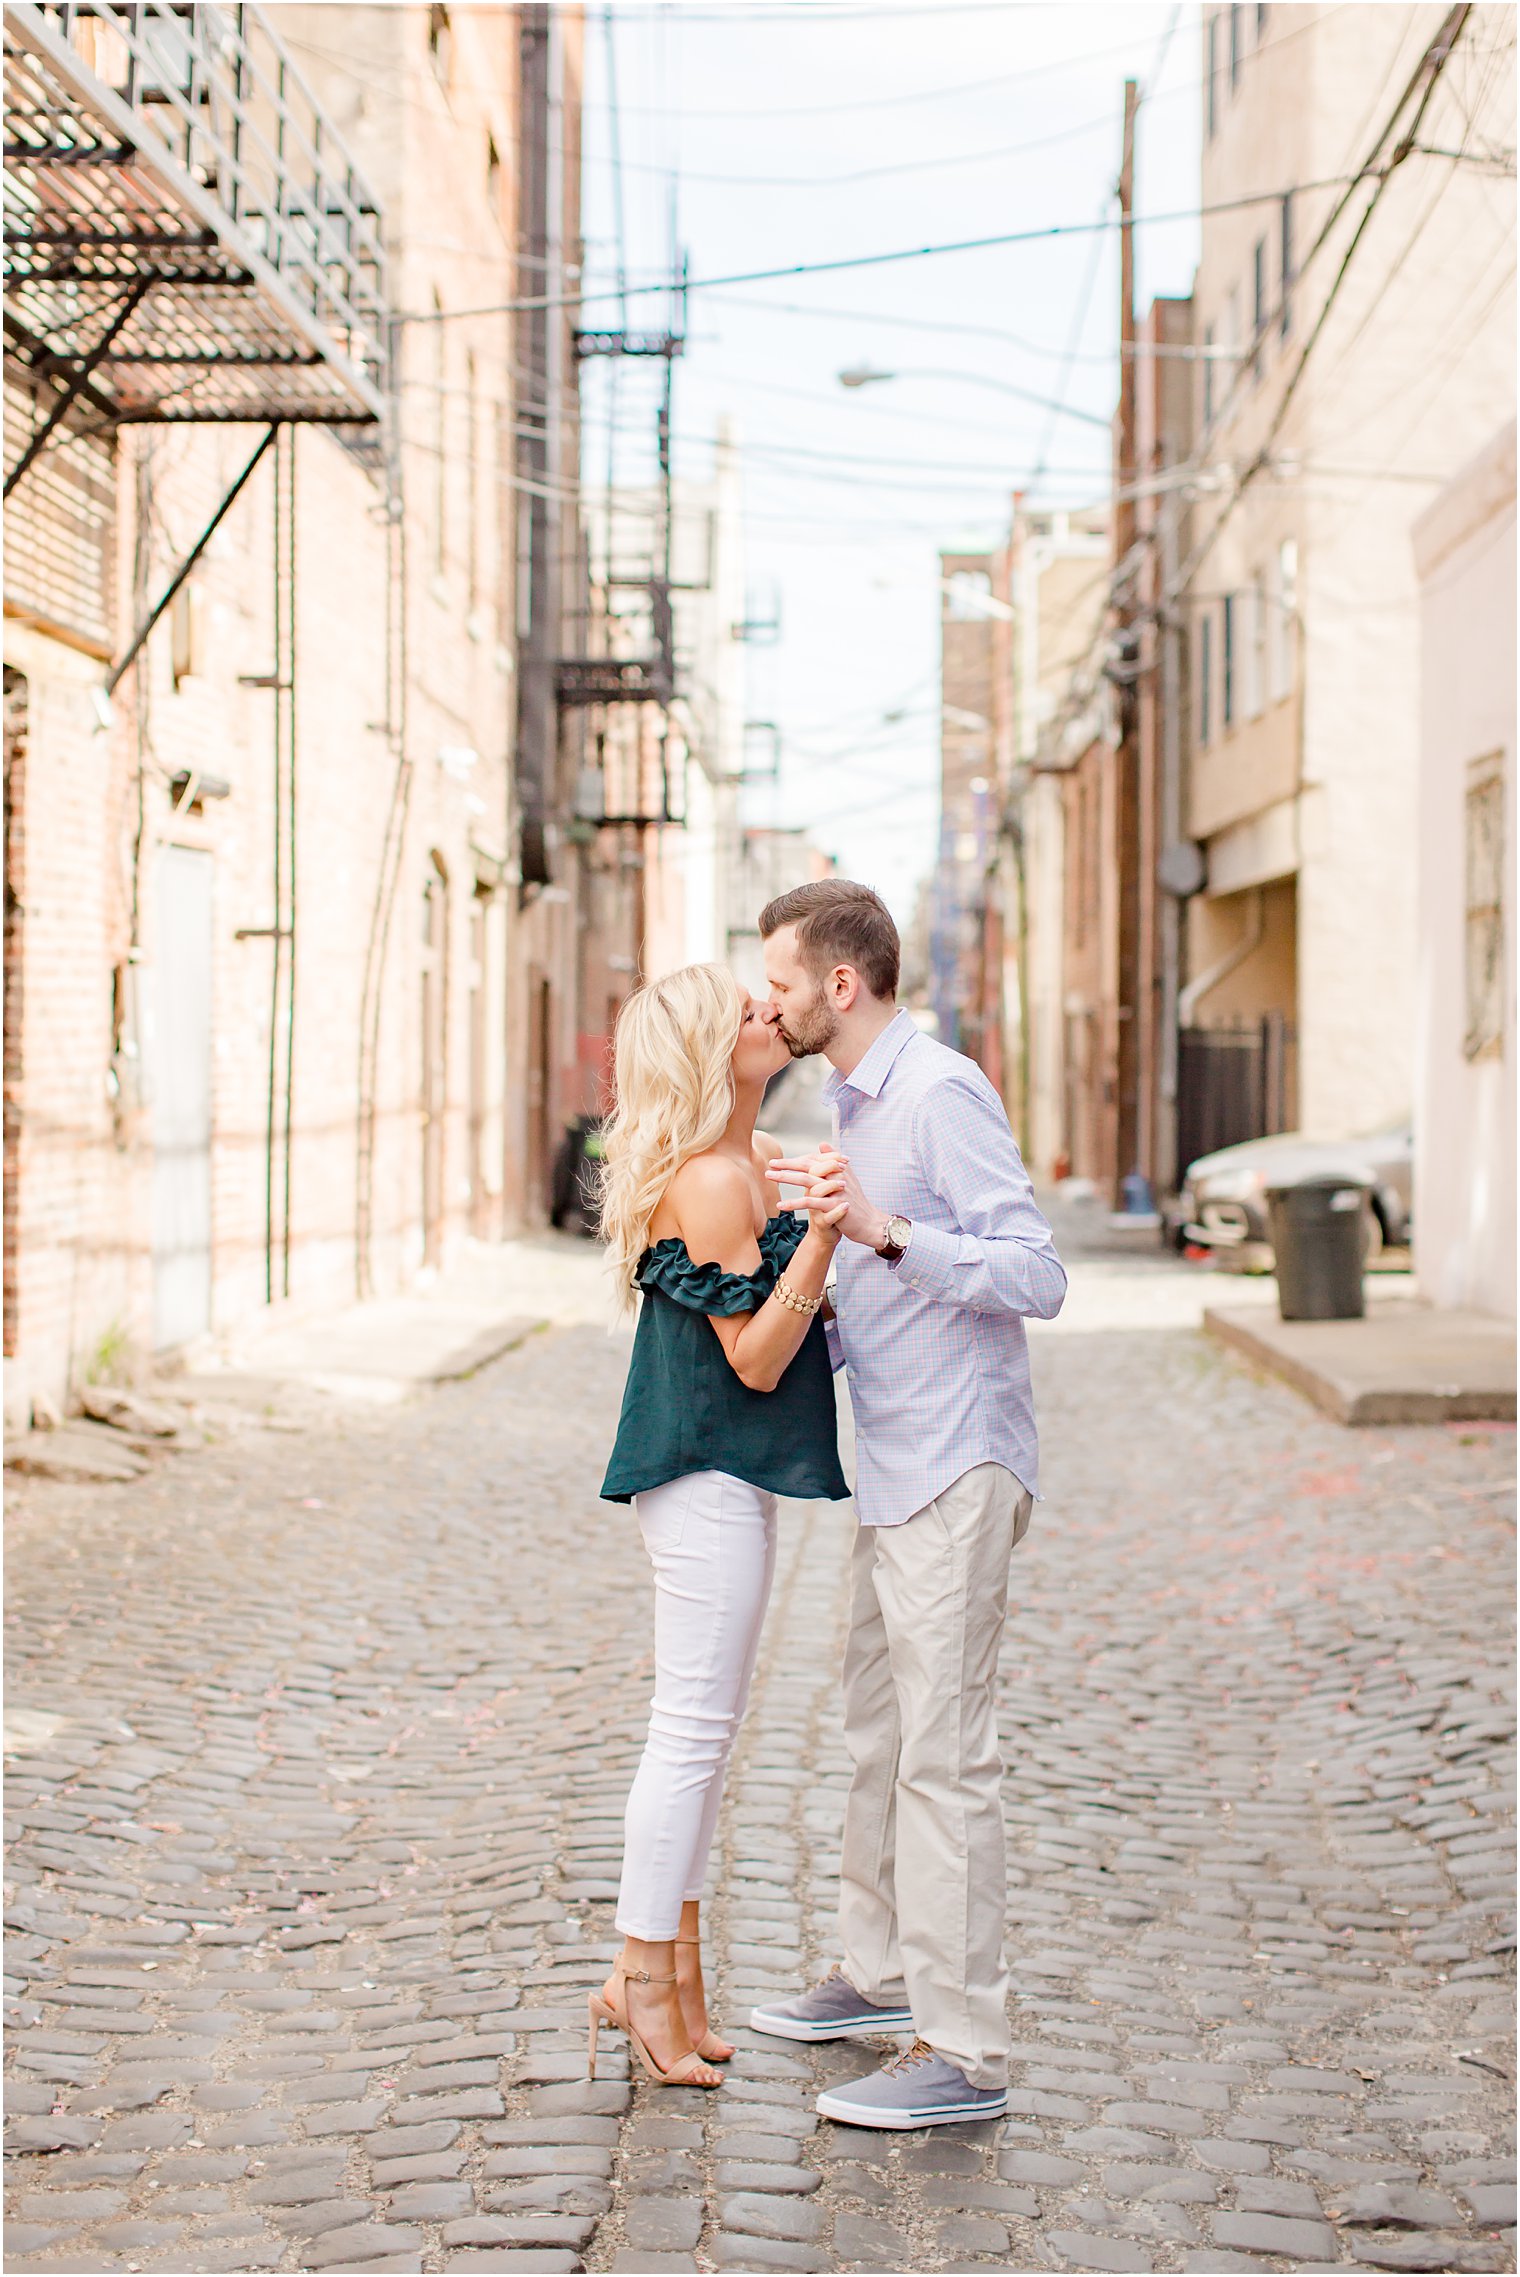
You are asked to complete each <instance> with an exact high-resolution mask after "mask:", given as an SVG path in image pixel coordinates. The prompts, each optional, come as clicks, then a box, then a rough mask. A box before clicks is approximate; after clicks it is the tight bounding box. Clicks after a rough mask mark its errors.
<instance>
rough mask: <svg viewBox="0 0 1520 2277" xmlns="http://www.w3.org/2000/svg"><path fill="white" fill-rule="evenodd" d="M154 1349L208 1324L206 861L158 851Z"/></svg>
mask: <svg viewBox="0 0 1520 2277" xmlns="http://www.w3.org/2000/svg"><path fill="white" fill-rule="evenodd" d="M155 889H156V890H155V903H156V914H157V928H156V931H157V954H156V957H155V960H154V975H153V1033H152V1037H151V1039H150V1052H151V1059H150V1063H149V1064H150V1070H151V1076H152V1083H153V1343H154V1347H155V1349H156V1350H158V1351H163V1350H164V1349H165V1348H166V1347H168V1346H171V1345H176V1344H188V1343H189V1342H190V1341H191V1340H192V1339H193V1338H194V1337H197V1336H204V1335H205V1333H206V1331H207V1329H208V1328H209V1327H210V1326H211V856H210V855H209V854H201V853H197V852H196V851H194V849H193V848H191V847H188V846H165V847H164V848H163V850H162V852H161V853H160V854H159V857H158V864H157V870H156V874H155Z"/></svg>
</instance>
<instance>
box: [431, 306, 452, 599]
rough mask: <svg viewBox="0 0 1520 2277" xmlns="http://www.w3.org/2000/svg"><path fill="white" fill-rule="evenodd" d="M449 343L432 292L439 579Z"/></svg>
mask: <svg viewBox="0 0 1520 2277" xmlns="http://www.w3.org/2000/svg"><path fill="white" fill-rule="evenodd" d="M447 383H448V341H447V339H446V338H445V336H444V324H443V302H442V301H441V300H440V298H439V297H438V291H437V287H436V286H435V287H434V290H433V572H434V575H435V576H438V577H441V576H442V575H443V572H444V567H445V557H446V553H447V531H446V528H445V524H446V522H447V519H448V495H449V483H448V458H447V452H448V443H449V420H448V384H447Z"/></svg>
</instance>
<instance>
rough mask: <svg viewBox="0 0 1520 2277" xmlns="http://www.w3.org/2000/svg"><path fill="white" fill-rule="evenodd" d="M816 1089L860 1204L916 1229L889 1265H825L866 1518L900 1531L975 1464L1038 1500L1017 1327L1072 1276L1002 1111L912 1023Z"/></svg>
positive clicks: (973, 1069) (1043, 1313)
mask: <svg viewBox="0 0 1520 2277" xmlns="http://www.w3.org/2000/svg"><path fill="white" fill-rule="evenodd" d="M823 1089H824V1097H825V1098H826V1099H828V1100H829V1101H830V1103H831V1105H832V1107H833V1110H834V1135H835V1143H836V1145H837V1146H838V1148H839V1151H840V1153H841V1154H845V1155H848V1156H849V1158H850V1161H851V1163H852V1164H853V1165H854V1168H855V1171H856V1173H857V1175H858V1176H859V1179H860V1183H861V1185H862V1186H863V1187H864V1188H865V1191H866V1193H867V1194H868V1195H869V1196H870V1198H871V1200H872V1201H873V1202H874V1203H875V1204H876V1205H877V1207H878V1208H879V1209H881V1210H883V1211H885V1212H887V1213H888V1214H889V1215H900V1216H902V1217H905V1218H910V1219H911V1220H912V1222H913V1234H912V1238H911V1240H910V1241H909V1243H908V1248H907V1254H906V1255H905V1256H904V1257H903V1259H902V1261H901V1262H900V1263H899V1264H897V1265H888V1264H887V1263H885V1261H884V1260H883V1259H882V1258H880V1257H878V1256H876V1254H875V1253H874V1251H872V1250H869V1249H866V1248H863V1247H862V1246H861V1244H860V1243H859V1242H854V1241H842V1242H841V1243H840V1245H839V1249H838V1253H837V1269H838V1296H837V1313H838V1317H837V1320H836V1321H834V1322H833V1323H831V1324H830V1330H829V1341H830V1346H831V1349H832V1350H833V1352H834V1356H835V1366H836V1367H837V1366H838V1365H839V1364H840V1362H841V1360H842V1361H843V1365H844V1368H845V1373H846V1376H847V1378H848V1381H849V1386H850V1404H851V1406H852V1408H853V1410H854V1414H855V1427H856V1435H857V1442H858V1445H857V1456H856V1474H857V1475H856V1485H855V1507H856V1510H857V1512H858V1514H859V1516H860V1519H861V1522H862V1523H863V1524H864V1525H867V1526H898V1525H901V1524H902V1522H903V1520H904V1519H906V1518H911V1517H912V1516H913V1513H914V1512H915V1511H916V1510H922V1509H923V1508H924V1506H925V1504H926V1503H930V1502H932V1501H933V1500H934V1498H935V1496H936V1495H938V1494H942V1493H943V1492H944V1490H945V1488H946V1487H948V1486H951V1485H953V1484H954V1482H955V1481H956V1479H958V1478H960V1477H961V1475H962V1474H963V1473H964V1472H966V1471H969V1470H971V1469H973V1468H974V1467H975V1465H976V1464H978V1463H1001V1464H1002V1465H1003V1466H1004V1468H1005V1469H1007V1470H1010V1471H1012V1472H1013V1474H1014V1476H1015V1477H1016V1478H1017V1479H1018V1480H1019V1482H1020V1484H1021V1485H1023V1486H1026V1487H1027V1488H1028V1489H1029V1491H1030V1493H1031V1494H1034V1493H1037V1492H1038V1490H1039V1489H1038V1458H1039V1443H1038V1440H1037V1437H1036V1433H1035V1424H1034V1397H1033V1392H1032V1389H1031V1386H1030V1380H1029V1353H1028V1349H1027V1346H1026V1343H1025V1338H1024V1321H1025V1318H1026V1317H1027V1316H1028V1315H1030V1314H1032V1315H1033V1316H1034V1317H1035V1319H1037V1320H1051V1319H1053V1318H1054V1317H1055V1315H1056V1314H1057V1313H1058V1312H1059V1311H1060V1309H1061V1302H1062V1299H1063V1298H1064V1296H1065V1294H1066V1273H1065V1270H1064V1268H1063V1266H1062V1264H1061V1261H1060V1259H1059V1258H1058V1257H1057V1255H1056V1252H1055V1245H1054V1243H1053V1241H1052V1239H1051V1233H1050V1228H1049V1226H1048V1225H1047V1224H1046V1222H1045V1220H1044V1218H1043V1217H1042V1216H1041V1214H1040V1211H1039V1210H1038V1209H1037V1207H1036V1206H1035V1199H1034V1190H1033V1188H1032V1187H1031V1185H1030V1183H1029V1174H1028V1172H1027V1171H1026V1170H1025V1168H1024V1165H1023V1162H1022V1160H1021V1159H1020V1156H1019V1150H1018V1148H1017V1146H1016V1145H1015V1144H1014V1138H1013V1133H1012V1131H1011V1130H1010V1129H1009V1127H1008V1117H1007V1115H1006V1114H1005V1113H1004V1111H1003V1103H1002V1101H1001V1099H999V1097H998V1095H997V1093H996V1091H994V1089H993V1087H992V1085H991V1084H990V1083H989V1082H988V1080H987V1077H986V1076H985V1075H984V1074H983V1073H982V1070H981V1069H980V1068H979V1067H978V1066H977V1065H976V1062H975V1061H974V1060H969V1059H966V1058H964V1057H963V1056H962V1055H961V1053H959V1052H953V1051H949V1050H947V1048H946V1047H945V1045H943V1044H940V1043H936V1042H935V1041H934V1039H933V1038H932V1037H931V1036H926V1035H924V1034H923V1033H922V1031H921V1030H920V1029H919V1027H918V1025H917V1023H916V1022H915V1021H914V1019H913V1017H912V1015H911V1014H910V1013H907V1012H899V1013H898V1015H897V1018H896V1019H895V1020H894V1021H893V1022H892V1023H891V1025H890V1026H889V1027H887V1028H884V1029H883V1030H882V1033H881V1034H880V1035H879V1036H878V1037H877V1039H876V1041H875V1043H874V1044H872V1046H871V1048H870V1050H869V1051H868V1052H867V1053H866V1055H865V1057H864V1059H863V1060H862V1061H861V1062H860V1065H859V1066H858V1067H856V1068H855V1069H853V1070H852V1072H851V1073H850V1074H849V1075H840V1074H839V1073H838V1072H837V1070H836V1071H835V1072H833V1073H832V1074H830V1076H829V1077H828V1079H827V1081H826V1082H825V1084H824V1087H823Z"/></svg>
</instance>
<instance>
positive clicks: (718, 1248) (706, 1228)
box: [658, 1154, 755, 1263]
mask: <svg viewBox="0 0 1520 2277" xmlns="http://www.w3.org/2000/svg"><path fill="white" fill-rule="evenodd" d="M658 1214H659V1216H660V1218H661V1220H662V1221H665V1220H668V1221H670V1222H671V1224H672V1227H673V1230H674V1231H675V1232H677V1233H679V1235H680V1236H681V1238H682V1240H683V1241H684V1242H685V1243H686V1246H687V1248H688V1249H689V1250H690V1251H691V1254H692V1256H693V1257H694V1258H696V1259H697V1260H698V1262H701V1263H705V1262H707V1261H708V1260H709V1259H712V1258H717V1257H726V1256H727V1255H728V1254H729V1253H730V1252H733V1251H734V1250H736V1249H737V1250H739V1251H747V1250H748V1249H750V1248H752V1247H753V1246H754V1240H755V1195H754V1187H753V1185H752V1183H751V1180H750V1177H749V1174H748V1173H747V1172H746V1170H745V1168H744V1165H743V1163H741V1162H736V1161H735V1160H734V1158H733V1156H732V1155H723V1154H694V1155H693V1156H692V1157H691V1159H690V1161H689V1162H683V1163H682V1165H681V1167H680V1169H679V1170H678V1171H677V1172H676V1174H675V1176H674V1178H672V1180H671V1181H670V1184H669V1186H668V1187H667V1188H666V1190H665V1198H664V1200H663V1202H662V1203H661V1205H660V1210H659V1213H658Z"/></svg>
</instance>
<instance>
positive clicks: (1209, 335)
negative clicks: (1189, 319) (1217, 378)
mask: <svg viewBox="0 0 1520 2277" xmlns="http://www.w3.org/2000/svg"><path fill="white" fill-rule="evenodd" d="M1213 417H1214V327H1213V325H1212V324H1210V325H1207V326H1206V327H1205V328H1204V335H1203V423H1204V425H1205V427H1207V426H1208V425H1209V424H1210V422H1211V421H1212V419H1213Z"/></svg>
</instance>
